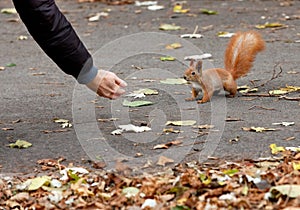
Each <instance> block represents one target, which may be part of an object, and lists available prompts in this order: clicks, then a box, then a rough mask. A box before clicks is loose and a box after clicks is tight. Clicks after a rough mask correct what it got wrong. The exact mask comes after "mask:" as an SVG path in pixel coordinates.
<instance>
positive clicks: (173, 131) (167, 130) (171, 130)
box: [163, 128, 181, 133]
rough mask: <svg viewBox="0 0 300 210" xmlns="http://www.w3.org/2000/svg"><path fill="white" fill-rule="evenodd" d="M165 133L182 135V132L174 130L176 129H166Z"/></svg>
mask: <svg viewBox="0 0 300 210" xmlns="http://www.w3.org/2000/svg"><path fill="white" fill-rule="evenodd" d="M163 132H165V133H181V131H180V130H174V128H165V129H164V130H163Z"/></svg>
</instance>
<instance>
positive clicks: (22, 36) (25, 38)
mask: <svg viewBox="0 0 300 210" xmlns="http://www.w3.org/2000/svg"><path fill="white" fill-rule="evenodd" d="M27 39H28V37H27V36H24V35H20V36H19V37H18V40H27Z"/></svg>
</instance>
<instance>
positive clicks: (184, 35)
mask: <svg viewBox="0 0 300 210" xmlns="http://www.w3.org/2000/svg"><path fill="white" fill-rule="evenodd" d="M180 37H181V38H190V39H200V38H202V37H203V35H202V34H182V35H180Z"/></svg>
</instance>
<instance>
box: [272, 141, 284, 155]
mask: <svg viewBox="0 0 300 210" xmlns="http://www.w3.org/2000/svg"><path fill="white" fill-rule="evenodd" d="M270 149H271V153H272V154H273V155H276V154H278V153H279V152H284V151H285V148H284V147H278V146H277V145H276V144H270Z"/></svg>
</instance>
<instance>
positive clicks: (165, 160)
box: [156, 156, 174, 166]
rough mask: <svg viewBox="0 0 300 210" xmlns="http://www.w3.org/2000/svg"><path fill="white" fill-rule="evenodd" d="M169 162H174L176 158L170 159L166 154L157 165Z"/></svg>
mask: <svg viewBox="0 0 300 210" xmlns="http://www.w3.org/2000/svg"><path fill="white" fill-rule="evenodd" d="M168 163H174V160H173V159H170V158H167V157H165V156H160V157H159V159H158V161H157V163H156V165H159V166H165V165H166V164H168Z"/></svg>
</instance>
